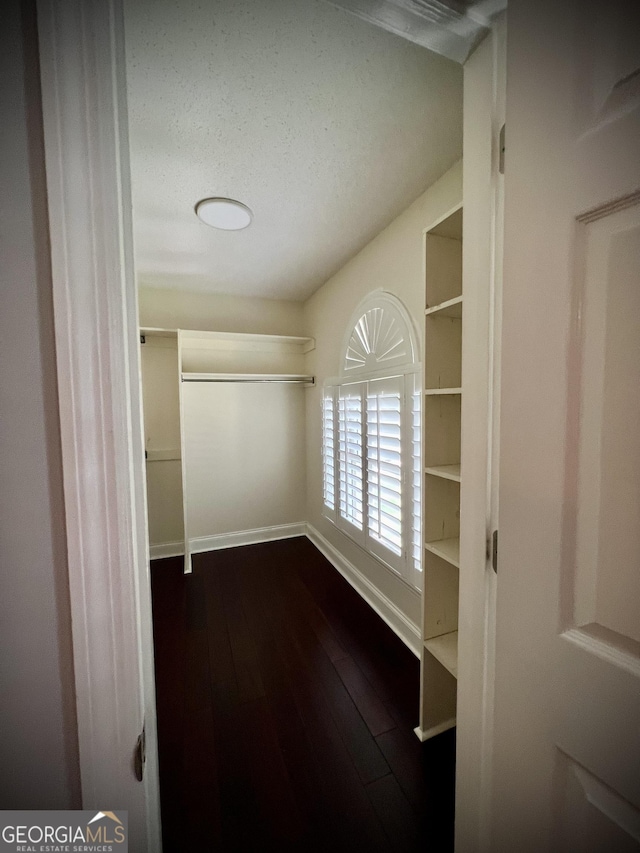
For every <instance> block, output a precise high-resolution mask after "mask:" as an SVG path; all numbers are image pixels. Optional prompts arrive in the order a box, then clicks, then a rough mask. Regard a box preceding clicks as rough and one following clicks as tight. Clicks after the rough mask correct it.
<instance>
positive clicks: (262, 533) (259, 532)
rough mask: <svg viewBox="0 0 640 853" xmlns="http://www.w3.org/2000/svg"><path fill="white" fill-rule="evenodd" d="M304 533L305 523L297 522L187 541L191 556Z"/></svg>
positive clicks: (288, 537) (290, 537)
mask: <svg viewBox="0 0 640 853" xmlns="http://www.w3.org/2000/svg"><path fill="white" fill-rule="evenodd" d="M306 531H307V525H306V523H305V522H304V521H298V522H295V523H294V524H278V525H274V526H272V527H257V528H255V530H238V531H236V532H235V533H217V534H215V535H213V536H199V537H196V538H192V539H189V549H190V551H191V553H192V554H201V553H203V552H204V551H219V550H220V549H221V548H237V547H239V546H241V545H257V544H259V543H260V542H273V541H274V540H276V539H292V538H293V537H294V536H304V535H305V534H306Z"/></svg>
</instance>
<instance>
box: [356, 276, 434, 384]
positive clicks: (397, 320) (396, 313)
mask: <svg viewBox="0 0 640 853" xmlns="http://www.w3.org/2000/svg"><path fill="white" fill-rule="evenodd" d="M342 354H343V357H342V375H343V376H345V377H346V376H357V375H359V374H374V373H377V372H380V371H386V369H388V368H394V369H402V368H406V367H410V366H412V365H414V364H415V363H416V361H417V360H418V352H417V346H416V338H415V333H414V330H413V326H412V323H411V318H410V317H409V314H408V312H407V309H406V308H405V307H404V305H403V304H402V302H401V301H400V300H399V299H398V298H397V297H396V296H393V295H392V294H391V293H384V292H382V291H380V292H378V293H372V294H370V295H369V296H367V297H366V298H365V299H363V301H362V302H361V303H360V305H358V308H357V309H356V311H355V312H354V314H353V316H352V318H351V322H350V324H349V326H348V331H347V335H346V337H345V342H344V345H343V348H342Z"/></svg>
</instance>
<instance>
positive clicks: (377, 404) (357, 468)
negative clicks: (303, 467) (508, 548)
mask: <svg viewBox="0 0 640 853" xmlns="http://www.w3.org/2000/svg"><path fill="white" fill-rule="evenodd" d="M341 365H342V367H341V375H340V377H339V378H338V379H336V380H333V381H331V382H328V383H326V384H325V387H324V390H323V404H322V405H323V410H322V411H323V482H324V512H325V515H326V516H327V518H329V519H331V521H333V522H334V523H335V524H336V525H337V526H338V527H339V528H340V529H341V530H342V531H344V532H345V533H346V534H348V535H349V536H350V537H351V538H352V539H353V540H354V541H356V542H357V543H358V544H359V545H361V546H362V547H363V548H365V549H366V550H367V551H369V553H371V554H373V555H374V556H376V557H377V558H378V559H379V560H381V561H382V562H384V563H385V564H386V565H387V566H388V567H389V568H391V569H393V570H394V571H395V572H397V573H398V574H399V575H401V577H403V578H404V579H405V580H406V581H408V582H409V583H411V584H413V585H414V586H417V587H419V586H420V578H421V553H422V548H421V515H422V513H421V503H420V497H421V480H422V478H421V473H420V411H421V407H420V403H421V396H420V391H419V368H420V366H419V359H418V351H417V342H416V337H415V333H414V331H413V326H412V323H411V318H410V317H409V314H408V313H407V311H406V309H405V308H404V306H403V304H402V303H401V302H400V300H399V299H397V298H396V297H395V296H393V295H391V294H389V293H383V292H378V293H374V294H371V295H370V296H368V297H367V298H366V299H365V300H364V301H363V302H362V303H360V305H359V306H358V309H357V310H356V312H355V313H354V315H353V317H352V319H351V322H350V323H349V326H348V330H347V334H346V336H345V339H344V344H343V349H342V361H341Z"/></svg>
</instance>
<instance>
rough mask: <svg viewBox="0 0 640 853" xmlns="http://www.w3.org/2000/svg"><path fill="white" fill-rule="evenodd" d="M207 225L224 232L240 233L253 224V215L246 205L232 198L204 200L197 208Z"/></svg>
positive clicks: (200, 217)
mask: <svg viewBox="0 0 640 853" xmlns="http://www.w3.org/2000/svg"><path fill="white" fill-rule="evenodd" d="M195 210H196V214H197V216H198V218H199V219H201V220H202V221H203V222H204V223H205V224H206V225H211V227H212V228H221V229H222V230H223V231H240V230H242V229H243V228H246V227H247V225H249V224H250V223H251V220H252V218H253V214H252V213H251V211H250V210H249V208H248V207H247V205H246V204H242V202H240V201H234V199H232V198H203V199H202V201H199V202H198V203H197V204H196V207H195Z"/></svg>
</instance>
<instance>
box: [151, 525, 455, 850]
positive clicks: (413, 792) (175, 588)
mask: <svg viewBox="0 0 640 853" xmlns="http://www.w3.org/2000/svg"><path fill="white" fill-rule="evenodd" d="M193 567H194V571H193V573H192V574H191V575H188V576H185V575H183V574H182V561H181V560H176V561H174V562H172V561H170V560H163V561H158V562H156V563H154V564H153V566H152V592H153V613H154V643H155V657H156V686H157V699H158V740H159V749H160V784H161V803H162V816H163V843H164V850H165V853H172V851H180V853H181V851H183V850H185V849H203V850H206V849H215V850H219V851H238V853H240V851H242V853H244V851H249V850H262V849H278V850H285V851H304V853H324V851H328V850H331V851H349V853H353V851H363V853H369V851H381V853H382V851H390V850H406V851H413V850H415V851H418V850H423V849H430V850H433V851H438V853H445V851H449V850H451V849H452V840H453V790H454V779H455V776H454V773H455V765H454V762H455V736H454V734H453V733H446V735H443V736H440V737H439V738H436V739H434V741H431V742H429V743H427V744H420V743H419V741H418V740H417V739H416V738H415V735H413V732H412V727H413V725H415V716H416V713H417V702H418V686H419V685H418V678H419V668H418V666H417V661H416V659H415V657H414V656H413V655H412V653H411V652H410V651H409V650H408V649H406V647H405V646H404V645H403V644H402V642H401V641H400V640H399V639H398V638H397V637H396V636H395V634H394V633H393V632H392V631H391V630H390V629H389V628H388V626H386V625H385V624H384V623H383V622H382V621H381V620H380V618H379V617H378V616H377V614H375V613H374V612H373V611H372V610H371V608H370V607H369V605H367V604H366V602H364V601H363V600H362V598H360V596H359V595H358V594H357V593H356V592H355V590H353V588H352V587H351V586H350V585H349V584H348V583H347V582H346V581H345V579H344V578H343V577H342V576H341V575H339V573H338V572H336V571H335V569H333V567H332V566H330V565H329V564H328V563H327V561H326V560H325V559H324V557H323V556H322V555H321V554H320V553H319V552H318V551H317V550H316V549H315V547H314V546H313V545H312V544H311V543H310V542H309V541H308V540H307V539H306V538H304V537H300V538H297V539H290V540H283V541H280V542H271V543H265V544H263V545H253V546H247V547H243V548H233V549H228V550H224V551H215V552H209V553H206V554H198V555H195V556H194V560H193Z"/></svg>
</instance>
